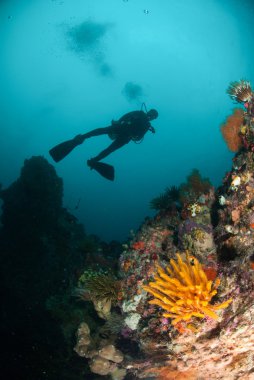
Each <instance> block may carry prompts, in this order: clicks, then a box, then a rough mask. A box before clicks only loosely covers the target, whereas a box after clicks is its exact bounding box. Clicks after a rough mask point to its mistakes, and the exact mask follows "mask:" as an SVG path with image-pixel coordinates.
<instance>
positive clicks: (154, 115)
mask: <svg viewBox="0 0 254 380" xmlns="http://www.w3.org/2000/svg"><path fill="white" fill-rule="evenodd" d="M158 116H159V114H158V112H157V111H156V110H155V109H151V110H150V111H148V112H147V117H148V119H149V120H154V119H157V117H158Z"/></svg>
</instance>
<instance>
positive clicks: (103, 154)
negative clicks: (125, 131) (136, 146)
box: [87, 137, 131, 167]
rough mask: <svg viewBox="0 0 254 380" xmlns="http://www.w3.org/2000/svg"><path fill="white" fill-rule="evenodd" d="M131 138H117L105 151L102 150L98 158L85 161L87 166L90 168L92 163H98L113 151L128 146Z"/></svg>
mask: <svg viewBox="0 0 254 380" xmlns="http://www.w3.org/2000/svg"><path fill="white" fill-rule="evenodd" d="M130 140H131V138H129V137H128V138H121V139H120V138H117V139H116V140H114V141H113V142H112V144H110V145H109V147H107V148H106V149H104V150H103V151H102V152H101V153H100V154H98V156H96V157H94V158H91V159H90V160H88V161H87V165H88V166H90V167H92V165H93V162H98V161H100V160H102V159H103V158H105V157H107V156H108V155H109V154H111V153H112V152H114V151H115V150H117V149H119V148H121V147H122V146H124V145H125V144H128V142H130Z"/></svg>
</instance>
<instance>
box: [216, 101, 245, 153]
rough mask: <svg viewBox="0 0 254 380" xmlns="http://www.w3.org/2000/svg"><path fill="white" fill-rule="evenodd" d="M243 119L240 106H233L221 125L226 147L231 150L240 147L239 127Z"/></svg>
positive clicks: (237, 149) (234, 150) (235, 150)
mask: <svg viewBox="0 0 254 380" xmlns="http://www.w3.org/2000/svg"><path fill="white" fill-rule="evenodd" d="M243 121H244V111H243V110H242V109H241V108H235V109H234V112H233V114H232V115H230V116H229V117H228V118H227V120H226V122H225V123H224V124H222V125H221V127H220V129H221V133H222V136H223V138H224V140H225V141H226V143H227V146H228V149H230V150H231V151H232V152H238V151H239V150H240V149H241V147H242V140H241V136H240V127H241V126H242V124H243Z"/></svg>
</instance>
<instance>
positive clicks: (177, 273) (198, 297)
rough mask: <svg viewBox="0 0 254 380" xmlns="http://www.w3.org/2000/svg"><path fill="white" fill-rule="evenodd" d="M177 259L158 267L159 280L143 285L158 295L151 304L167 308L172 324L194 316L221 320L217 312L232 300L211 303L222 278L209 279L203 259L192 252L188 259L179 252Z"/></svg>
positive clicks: (166, 316) (166, 315) (145, 288)
mask: <svg viewBox="0 0 254 380" xmlns="http://www.w3.org/2000/svg"><path fill="white" fill-rule="evenodd" d="M177 259H178V260H177V262H176V261H175V260H173V259H171V260H170V266H167V267H166V270H164V269H163V268H161V267H158V272H157V275H155V276H154V279H155V281H154V282H150V283H149V285H146V286H144V287H143V288H144V290H146V291H147V292H149V293H151V294H152V295H153V296H154V297H155V298H154V299H152V300H150V301H149V303H150V304H153V305H157V306H160V307H161V308H162V309H164V310H165V311H166V312H165V313H164V314H163V316H164V317H165V318H172V319H173V321H172V325H176V324H177V323H178V322H180V321H190V320H191V319H192V318H193V317H197V318H205V317H210V318H213V319H217V318H218V315H217V314H216V313H215V311H217V310H219V309H225V308H226V307H227V306H228V305H229V304H230V303H231V301H232V300H231V299H229V300H227V301H225V302H223V303H221V304H216V305H213V304H211V303H210V301H211V299H212V298H213V296H215V294H217V288H218V286H219V284H220V280H219V278H217V279H216V280H215V281H214V283H213V281H209V280H208V279H207V276H206V274H205V272H204V271H203V269H202V267H201V264H200V263H199V261H198V260H197V259H196V258H194V257H190V256H189V255H188V253H187V254H186V260H185V261H183V260H182V258H181V256H180V255H179V254H177ZM166 272H167V273H168V274H167V273H166Z"/></svg>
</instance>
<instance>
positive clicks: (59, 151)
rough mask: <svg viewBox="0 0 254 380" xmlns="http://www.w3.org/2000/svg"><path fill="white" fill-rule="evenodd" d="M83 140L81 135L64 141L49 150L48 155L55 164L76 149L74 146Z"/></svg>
mask: <svg viewBox="0 0 254 380" xmlns="http://www.w3.org/2000/svg"><path fill="white" fill-rule="evenodd" d="M84 140H85V138H84V137H82V135H78V136H76V137H74V139H71V140H67V141H64V142H62V143H60V144H58V145H56V146H54V148H52V149H50V151H49V154H50V155H51V157H52V158H53V160H54V161H55V162H59V161H61V160H62V159H63V158H64V157H66V156H67V155H68V154H69V153H70V152H71V151H72V150H73V149H74V148H76V146H78V145H80V144H82V142H83V141H84Z"/></svg>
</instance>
